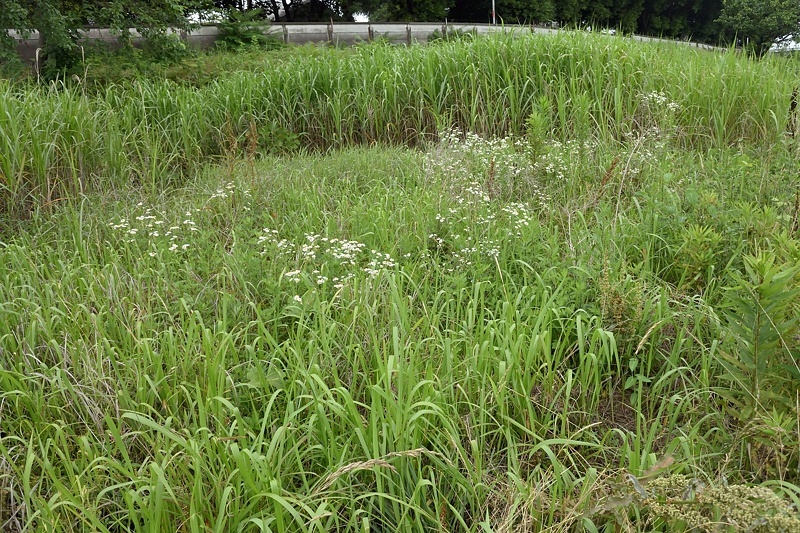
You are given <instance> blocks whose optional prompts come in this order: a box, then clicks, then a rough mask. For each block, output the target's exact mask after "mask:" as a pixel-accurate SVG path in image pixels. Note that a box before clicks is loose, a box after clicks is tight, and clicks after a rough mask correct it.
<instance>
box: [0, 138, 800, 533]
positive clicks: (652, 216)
mask: <svg viewBox="0 0 800 533" xmlns="http://www.w3.org/2000/svg"><path fill="white" fill-rule="evenodd" d="M673 134H674V135H678V134H677V133H673ZM534 145H536V143H534ZM528 150H529V146H528V145H525V146H518V145H515V144H514V143H511V142H508V141H498V140H492V141H488V140H482V139H480V138H478V137H475V136H466V137H465V138H460V137H457V136H456V137H454V136H444V135H443V142H442V143H440V144H437V145H435V146H430V147H428V150H427V152H426V153H423V152H421V151H417V150H414V151H412V150H406V149H400V148H375V147H373V148H363V147H362V148H356V149H346V150H342V151H337V152H334V153H331V154H329V155H326V156H319V155H306V156H299V157H292V158H267V159H266V160H265V161H264V162H261V163H257V162H254V161H252V160H244V161H239V162H236V163H235V164H234V165H233V166H230V167H227V166H217V167H216V168H214V169H213V171H212V172H210V173H209V174H208V175H206V176H203V177H201V178H196V179H194V180H193V181H191V182H190V183H189V184H188V185H187V186H186V187H183V188H177V189H176V188H171V189H167V190H165V191H164V193H163V194H161V195H157V196H152V195H148V194H147V192H146V191H142V190H141V189H128V190H123V191H117V192H113V193H111V194H109V193H105V194H102V195H100V194H98V195H91V196H89V197H88V198H89V199H88V200H87V201H85V202H83V203H81V204H78V205H76V206H70V205H65V206H62V207H60V208H59V209H57V210H56V211H55V213H54V214H53V215H51V216H44V215H41V214H40V215H37V216H35V217H34V220H33V221H32V224H31V227H30V231H25V232H20V233H19V234H18V235H16V236H15V237H14V238H13V239H8V240H7V241H6V242H4V243H3V244H2V245H0V363H1V364H0V415H1V417H0V430H1V431H2V434H0V520H2V522H0V523H2V524H3V526H4V527H5V528H7V529H9V530H11V531H20V530H21V531H85V530H93V531H137V532H138V531H142V532H145V531H165V530H169V531H198V532H200V531H220V532H221V531H274V532H283V531H332V530H343V531H373V530H378V531H384V530H391V531H429V530H437V531H441V530H444V531H476V532H477V531H508V530H521V531H535V530H545V529H550V530H554V531H571V530H580V529H586V530H589V531H593V530H614V529H617V528H622V527H625V528H628V529H630V530H634V531H653V530H663V531H666V530H676V529H677V530H689V528H690V524H697V522H696V521H695V522H692V523H690V524H684V525H682V524H681V523H680V522H676V521H675V519H670V516H672V515H670V514H669V513H667V512H666V511H663V506H669V505H677V506H679V507H678V509H679V511H676V513H677V514H675V515H674V516H682V515H681V511H680V509H690V510H694V511H697V513H699V515H698V516H700V517H701V518H700V520H701V524H700V525H701V526H705V525H707V524H706V523H705V522H703V520H705V519H709V520H713V519H714V516H716V517H717V519H719V516H722V515H723V514H725V512H724V511H723V510H722V509H725V507H724V506H725V505H730V502H731V501H732V502H734V505H735V506H738V509H741V508H752V509H761V508H762V507H757V506H756V503H757V504H758V505H763V503H764V500H765V494H766V495H769V494H772V496H771V497H772V498H773V499H772V500H768V501H769V502H771V503H770V505H772V507H769V506H767V508H766V509H767V510H765V511H758V512H756V515H755V517H754V518H753V521H756V520H762V521H763V520H768V523H769V524H773V523H778V522H769V521H770V520H772V521H777V520H778V519H779V518H785V519H786V520H788V522H786V523H787V524H789V526H790V527H793V526H796V524H797V517H796V513H795V514H794V515H792V514H791V511H790V510H788V505H789V501H790V500H792V499H793V500H794V501H797V500H798V499H800V489H798V482H800V475H798V471H797V465H798V451H797V448H796V443H797V442H798V441H800V437H798V435H797V433H796V429H795V428H796V423H797V420H798V417H797V413H796V411H793V410H792V408H791V406H788V407H787V406H786V405H785V403H786V402H776V403H772V404H768V403H766V402H767V396H768V395H767V394H764V395H763V396H762V397H761V398H760V399H759V402H758V403H753V402H752V401H750V399H749V394H750V392H751V391H756V390H758V388H759V387H764V386H765V385H763V384H765V383H767V378H769V379H771V380H772V381H771V382H770V385H769V390H768V391H764V392H769V393H770V394H772V395H773V396H774V395H776V394H777V393H778V391H780V392H781V393H782V394H781V396H782V397H783V398H785V399H790V398H789V392H791V391H792V390H793V385H792V383H793V382H792V381H791V380H792V379H793V378H792V374H791V372H790V371H789V370H787V369H784V368H783V367H780V366H779V365H777V364H776V365H773V366H770V368H763V366H764V364H763V363H757V364H751V363H750V362H749V361H748V360H747V359H746V358H741V357H740V354H747V353H752V352H753V348H754V346H755V343H754V341H753V340H752V338H753V335H754V334H756V335H757V334H759V333H760V332H763V333H764V334H765V339H766V337H770V338H769V339H766V340H765V341H764V342H763V343H762V344H761V345H759V346H758V348H757V349H758V350H761V351H762V353H764V354H765V356H766V355H768V356H769V358H770V360H771V361H772V362H774V363H778V362H780V363H781V364H785V363H788V362H789V360H788V359H787V358H786V355H787V353H788V352H787V353H783V352H780V350H777V349H776V348H775V346H776V343H775V335H780V336H784V337H786V336H787V335H789V334H790V333H792V332H793V331H794V330H792V328H793V327H794V326H793V324H792V322H791V321H790V319H789V318H788V315H789V314H790V310H791V309H796V306H797V302H796V299H795V300H791V298H790V296H793V295H794V293H792V294H791V295H788V296H787V294H788V292H787V293H786V294H783V293H784V292H785V291H783V289H787V288H790V287H793V286H794V285H795V284H796V281H795V280H793V279H791V278H789V277H787V275H786V274H782V275H781V283H782V284H781V285H780V286H778V287H777V289H778V290H779V292H781V293H782V296H780V297H779V298H778V299H779V300H780V302H779V303H780V305H781V308H780V309H778V310H777V311H778V312H776V308H775V307H774V306H772V305H771V303H770V301H771V300H770V298H771V295H770V293H769V290H768V289H770V287H768V286H767V284H768V280H766V279H762V278H764V276H762V278H759V279H756V280H755V281H752V280H751V281H748V279H749V278H748V279H745V278H744V276H745V274H746V273H747V272H752V271H753V269H754V268H755V269H758V268H761V270H760V271H764V272H767V273H768V274H769V276H773V274H774V270H775V269H774V268H773V267H777V268H784V265H786V264H793V263H796V262H797V261H798V260H800V244H798V240H797V239H796V237H794V236H792V235H788V234H786V232H787V231H788V230H791V226H792V217H791V214H792V213H793V210H794V209H795V208H794V205H793V203H792V202H791V201H789V202H783V201H782V200H781V198H787V197H788V198H791V193H792V191H793V190H794V189H793V185H792V183H791V182H790V181H789V180H787V179H786V176H787V175H791V174H792V173H793V172H795V171H796V170H797V163H796V162H795V159H794V158H793V154H794V151H793V150H794V148H793V145H790V144H781V145H778V146H775V147H771V148H769V149H768V151H767V155H765V156H764V157H763V158H755V157H750V156H747V157H746V156H745V154H743V153H741V152H740V151H739V150H738V149H726V150H721V151H718V152H694V153H691V152H687V151H685V150H684V149H682V148H680V147H676V146H673V145H671V144H670V143H668V142H664V139H662V138H659V137H649V138H647V139H644V140H642V141H641V142H639V143H637V144H636V145H635V146H626V145H623V144H620V143H615V142H610V143H600V144H588V145H586V144H583V143H574V142H573V143H561V142H560V141H556V140H553V139H548V140H547V141H546V142H545V143H544V146H538V148H537V149H536V151H535V153H536V154H537V156H536V157H537V159H535V160H532V159H531V154H530V153H529V152H528ZM645 152H646V153H645ZM615 160H621V161H628V162H629V163H627V164H626V170H624V172H625V173H627V176H626V175H625V174H623V171H622V170H620V171H619V172H618V173H617V172H616V171H614V170H613V168H612V167H613V164H612V163H613V161H615ZM743 163H746V165H743ZM634 167H639V168H638V170H636V169H635V168H634ZM609 168H611V170H610V171H609ZM743 168H744V169H746V172H745V173H741V170H742V169H743ZM561 173H566V174H567V175H568V176H569V177H568V179H564V177H563V176H562V175H561ZM753 174H760V175H761V176H762V180H761V181H756V180H753V179H751V178H752V175H753ZM603 181H605V185H601V183H603ZM717 191H718V192H717ZM715 194H717V196H716V197H715V196H714V195H715ZM694 196H697V197H701V196H702V197H703V198H704V199H705V200H704V201H703V202H699V201H695V200H693V199H692V198H693V197H694ZM714 198H716V199H715V200H714ZM712 200H714V201H712ZM748 206H749V207H748ZM714 209H718V211H713V210H714ZM744 209H750V211H749V214H748V215H746V216H745V215H743V214H742V213H743V210H744ZM770 209H772V210H773V212H772V213H769V212H768V211H769V210H770ZM694 226H707V227H708V228H710V229H709V230H707V231H703V232H700V237H698V236H696V235H695V232H694V231H693V230H692V228H693V227H694ZM709 231H715V232H717V233H719V234H720V237H719V238H716V239H712V238H710V237H709V235H710V233H709ZM781 235H783V237H781ZM767 237H769V239H767ZM325 239H327V240H325ZM333 239H337V240H336V241H333ZM691 239H694V240H693V241H692V242H693V246H694V248H693V250H695V249H697V250H701V251H702V250H703V249H704V247H705V248H707V249H709V250H711V253H708V254H703V253H698V254H695V255H692V254H687V253H685V251H686V242H689V240H691ZM345 241H346V242H347V244H346V245H344V244H341V243H343V242H345ZM354 242H359V243H362V244H363V247H362V248H359V251H358V252H352V250H354V249H356V248H358V247H357V246H355V245H354V244H353V243H354ZM337 243H339V244H337ZM758 250H760V251H761V252H762V255H765V254H766V255H767V256H769V257H771V258H772V259H771V261H772V262H770V261H762V263H764V264H766V267H764V268H762V267H758V266H757V265H758V264H759V263H758V261H755V260H753V259H743V257H745V256H748V255H753V254H754V253H755V252H756V251H758ZM379 254H380V255H379ZM383 254H388V256H389V257H391V261H388V260H386V256H385V255H383ZM375 258H382V259H381V261H384V262H386V263H387V264H390V265H391V266H385V265H384V266H381V265H373V263H372V260H373V259H375ZM351 260H352V262H351ZM767 263H768V264H767ZM746 265H747V266H746ZM754 265H756V266H754ZM787 272H789V273H790V274H791V273H792V272H793V271H789V270H787ZM351 273H352V274H353V275H352V277H348V276H347V275H348V274H351ZM761 285H764V287H761ZM723 287H725V289H723ZM762 289H764V292H763V294H762V293H752V296H751V295H750V293H748V291H753V290H755V291H760V290H762ZM772 289H775V287H772ZM772 292H773V293H774V290H772ZM757 294H760V296H756V295H757ZM756 297H758V298H759V302H760V303H761V304H762V305H763V306H764V308H765V309H764V310H762V311H759V312H758V313H756V314H758V315H760V316H761V317H762V319H759V320H760V321H759V325H757V326H756V328H755V329H754V328H753V324H752V322H753V321H754V320H755V319H753V320H751V319H749V318H747V316H745V315H741V316H740V318H737V319H734V320H732V321H731V322H730V323H728V321H726V319H725V315H724V313H723V312H722V311H723V310H725V309H730V311H731V315H732V316H739V315H737V312H738V311H737V310H739V309H742V308H743V307H746V302H744V303H743V299H745V300H746V299H747V298H756ZM790 300H791V301H790ZM731 302H733V303H732V304H731ZM787 302H788V303H787ZM790 306H794V307H790ZM765 316H769V317H770V319H773V320H777V321H779V322H780V324H778V326H779V327H778V328H776V329H775V331H773V330H771V329H770V327H769V325H768V322H769V320H766V319H763V317H765ZM742 331H744V334H743V333H742ZM740 344H744V345H745V348H744V349H739V348H738V346H740ZM748 350H749V352H748ZM767 350H771V352H770V353H768V352H767ZM764 374H767V375H766V376H765V375H764ZM778 387H781V388H778ZM739 404H741V405H746V406H748V405H749V406H750V410H749V411H744V410H743V409H741V408H740V407H739V406H738V405H739ZM665 457H666V458H667V459H666V460H664V458H665ZM671 461H674V463H673V462H671ZM659 474H663V476H662V477H659ZM693 478H695V479H693ZM723 480H726V481H723ZM670 483H671V485H670ZM745 483H750V484H762V483H763V487H756V488H753V487H747V486H744V485H743V484H745ZM665 484H666V485H665ZM728 484H729V485H730V486H728ZM702 485H708V490H707V491H706V492H705V493H702ZM761 488H766V489H768V491H769V492H767V493H763V492H753V491H756V490H761ZM695 489H696V490H697V491H698V494H700V493H702V497H703V498H706V500H704V501H700V500H697V499H696V498H699V497H700V496H695V494H694V493H693V492H692V491H695ZM686 491H689V492H688V493H687V492H686ZM713 491H721V492H713ZM726 491H727V492H726ZM748 491H749V492H748ZM773 491H774V493H773ZM642 494H644V495H645V496H646V498H645V497H643V496H642ZM687 494H688V495H687ZM714 494H718V496H714ZM776 494H777V495H776ZM726 495H727V496H726ZM748 495H750V496H748ZM778 495H779V496H780V497H779V496H778ZM748 497H757V498H758V502H760V503H758V502H755V503H754V502H750V501H749V500H747V498H748ZM715 498H718V500H719V501H717V500H715ZM780 498H782V499H780ZM776 499H777V500H776ZM676 501H677V502H678V503H675V502H676ZM776 501H777V503H776ZM725 502H728V503H727V504H726V503H725ZM659 505H661V506H662V507H659ZM659 509H661V510H659ZM754 512H755V511H754ZM714 513H717V514H716V515H714ZM769 513H772V514H769ZM684 514H685V515H686V516H689V513H684ZM737 516H738V515H737ZM776 516H777V517H778V518H775V517H776ZM695 520H696V518H695ZM791 520H794V522H792V521H791ZM759 523H760V522H759ZM748 524H749V522H748ZM787 530H791V528H789V529H787Z"/></svg>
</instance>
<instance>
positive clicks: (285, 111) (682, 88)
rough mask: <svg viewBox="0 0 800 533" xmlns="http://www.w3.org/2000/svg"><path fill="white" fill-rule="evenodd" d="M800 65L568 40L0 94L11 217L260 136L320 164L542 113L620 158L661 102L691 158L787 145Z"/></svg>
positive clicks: (506, 42) (175, 169) (501, 128)
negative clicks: (200, 83)
mask: <svg viewBox="0 0 800 533" xmlns="http://www.w3.org/2000/svg"><path fill="white" fill-rule="evenodd" d="M309 50H311V52H309ZM312 52H313V53H312ZM791 65H792V63H790V62H788V61H786V60H782V59H779V58H776V59H774V60H770V61H761V62H753V61H749V60H747V59H746V58H742V57H740V56H738V55H737V54H736V53H735V52H729V53H716V52H714V53H712V52H705V51H698V50H692V49H688V48H685V47H679V46H676V45H669V44H668V45H643V44H640V43H638V44H637V43H633V42H630V41H627V40H624V39H618V38H615V37H610V36H598V35H585V34H582V33H570V32H565V33H562V34H559V35H558V36H541V35H530V36H522V35H516V36H511V35H497V36H493V37H490V38H481V39H474V40H470V41H465V40H460V41H455V42H445V43H439V44H436V45H431V46H426V47H410V48H398V47H391V46H387V45H374V46H362V47H355V48H352V49H348V50H336V49H319V48H313V49H305V48H304V49H299V50H298V51H297V52H296V56H294V55H292V60H291V61H283V62H281V63H279V64H265V65H264V67H263V68H262V69H259V70H258V71H255V72H239V73H236V74H233V75H230V76H226V77H224V78H222V79H219V80H217V81H216V82H214V83H211V84H208V85H205V86H204V87H202V88H199V89H196V88H193V87H183V86H177V85H176V84H175V83H173V82H170V81H146V80H139V79H136V80H134V81H132V82H131V83H129V84H124V85H121V86H112V87H108V88H107V89H104V90H102V91H100V94H96V93H95V92H94V91H93V90H89V89H88V88H86V87H81V86H80V85H71V86H70V87H69V88H65V87H60V86H59V87H50V88H35V89H30V88H24V87H20V86H18V85H11V84H8V83H4V84H1V85H0V183H2V185H0V187H2V189H0V196H1V197H0V201H1V202H2V209H3V211H4V213H7V214H9V215H10V216H13V217H21V216H22V217H24V216H26V215H27V213H29V212H30V211H31V210H35V209H36V208H39V207H41V206H46V205H51V204H52V203H53V202H56V201H61V200H62V199H63V198H65V197H74V196H75V195H76V194H78V193H80V192H85V191H86V190H90V189H94V188H97V187H100V188H101V189H107V188H109V187H125V186H127V185H130V184H131V183H133V184H147V185H148V186H151V187H158V186H161V185H163V184H165V183H170V182H171V180H173V179H175V178H180V177H184V178H185V177H186V176H191V175H192V173H193V172H194V171H195V170H196V167H197V165H198V164H200V163H201V162H204V161H206V160H207V159H208V158H213V157H220V156H226V155H229V154H231V153H234V154H235V153H239V152H241V151H242V150H244V148H245V147H246V146H247V145H248V142H249V141H248V132H250V131H251V130H255V131H263V130H265V129H267V130H269V131H271V132H273V133H274V135H273V136H277V137H279V138H287V139H290V140H292V142H291V143H290V144H291V145H294V144H295V143H294V139H296V140H297V144H298V145H299V146H303V147H307V148H314V149H328V148H337V147H343V146H348V145H352V144H373V143H394V144H410V145H415V144H419V143H421V142H422V141H423V140H426V139H435V138H436V137H437V136H438V134H439V133H440V129H441V128H442V127H450V126H456V127H459V128H461V129H464V130H467V131H472V132H475V133H478V134H481V135H485V136H505V135H507V134H517V135H519V134H522V133H524V132H525V130H526V123H527V121H528V119H529V117H530V116H531V115H532V114H534V113H535V114H537V116H538V119H537V120H539V122H540V123H541V125H543V127H545V131H546V132H547V133H548V134H552V135H554V136H555V137H556V138H557V139H559V140H561V141H562V142H567V141H570V140H574V139H578V140H581V139H585V138H587V136H588V137H591V138H596V139H602V140H603V141H604V142H611V141H616V142H625V141H626V140H627V139H630V138H634V137H637V136H641V135H642V133H643V132H645V131H647V130H648V129H649V128H651V126H652V119H653V117H654V116H659V117H660V116H661V112H662V106H661V105H660V104H659V102H660V100H659V99H660V98H661V99H668V100H670V101H672V102H675V103H676V105H677V106H679V107H678V108H676V109H678V111H669V112H670V114H671V122H670V123H669V124H668V126H669V127H670V128H672V129H674V130H676V133H677V134H676V135H675V136H674V142H675V143H676V144H678V145H680V146H684V147H687V148H695V147H702V148H708V147H717V148H719V147H724V146H728V145H730V144H736V143H739V142H745V143H751V144H753V143H759V142H762V141H766V142H773V141H775V140H776V139H777V138H778V137H779V136H780V135H782V134H783V132H784V130H785V129H786V121H787V117H788V106H789V96H790V94H791V92H792V88H793V86H794V84H795V78H794V74H793V72H794V69H793V68H790V66H791ZM645 95H654V96H653V97H652V98H651V99H650V100H645V99H644V98H643V97H644V96H645Z"/></svg>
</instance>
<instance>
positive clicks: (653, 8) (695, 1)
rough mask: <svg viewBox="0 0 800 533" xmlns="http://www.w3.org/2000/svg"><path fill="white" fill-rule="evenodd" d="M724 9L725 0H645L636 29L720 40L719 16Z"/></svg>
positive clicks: (689, 37) (697, 38)
mask: <svg viewBox="0 0 800 533" xmlns="http://www.w3.org/2000/svg"><path fill="white" fill-rule="evenodd" d="M721 11H722V0H645V2H644V6H643V10H642V14H641V16H640V17H639V20H638V21H637V28H636V31H637V33H640V34H642V35H654V36H657V37H666V38H686V39H691V40H693V41H702V42H713V43H715V44H716V42H717V41H718V40H719V34H720V26H719V25H718V24H717V23H716V19H717V18H718V17H719V15H720V12H721Z"/></svg>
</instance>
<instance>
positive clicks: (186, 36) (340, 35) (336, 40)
mask: <svg viewBox="0 0 800 533" xmlns="http://www.w3.org/2000/svg"><path fill="white" fill-rule="evenodd" d="M444 29H445V28H444V24H440V23H435V22H412V23H408V24H406V23H380V24H372V23H368V22H360V23H344V22H342V23H334V24H324V23H322V24H305V23H275V24H273V25H271V26H270V27H269V29H268V30H267V33H268V34H269V35H274V36H275V37H277V38H279V39H282V40H283V41H284V42H286V43H293V44H304V43H320V42H323V43H324V42H328V43H332V44H356V43H359V42H365V41H371V40H373V39H381V38H383V39H386V40H388V41H389V42H391V43H396V44H411V43H414V42H426V41H427V40H428V36H429V35H430V34H432V33H433V32H435V31H437V30H438V31H439V33H440V34H441V33H442V32H443V31H444ZM453 29H458V30H462V31H474V32H476V33H478V34H481V35H483V34H487V33H493V32H498V31H505V32H511V33H523V32H524V33H527V32H532V33H556V32H557V31H558V30H556V29H552V28H543V27H539V26H492V25H490V24H459V23H455V24H448V25H447V28H446V31H451V30H453ZM130 32H131V36H132V39H133V42H134V43H139V42H141V41H142V37H141V35H140V34H139V33H138V32H137V31H136V30H134V29H131V30H130ZM8 33H9V35H11V36H12V37H14V38H15V39H16V40H17V52H18V53H19V55H20V56H21V57H22V58H23V59H25V60H29V61H32V60H34V58H35V57H36V49H37V48H39V47H40V46H41V42H40V39H39V34H38V32H32V33H31V34H30V35H29V36H27V38H24V36H23V35H22V34H20V33H18V32H16V31H14V30H8ZM81 33H82V34H83V38H84V39H85V40H86V41H88V42H105V43H107V44H109V45H110V46H112V47H114V46H115V45H116V44H117V40H118V36H117V35H115V34H113V33H111V32H110V31H109V30H107V29H99V28H90V29H86V30H83V31H82V32H81ZM170 33H176V34H179V35H180V36H181V39H183V40H184V41H186V43H187V44H188V45H189V46H192V47H194V48H199V49H208V48H211V47H213V46H214V42H215V41H216V40H217V37H218V35H219V30H218V29H217V27H216V26H201V27H199V28H196V29H194V30H192V31H190V32H183V31H178V30H170ZM634 39H638V40H642V41H654V42H655V41H660V42H676V41H664V40H661V39H656V38H652V37H639V36H635V37H634ZM683 44H688V45H691V46H697V47H701V48H708V49H713V47H711V46H708V45H699V44H695V43H683Z"/></svg>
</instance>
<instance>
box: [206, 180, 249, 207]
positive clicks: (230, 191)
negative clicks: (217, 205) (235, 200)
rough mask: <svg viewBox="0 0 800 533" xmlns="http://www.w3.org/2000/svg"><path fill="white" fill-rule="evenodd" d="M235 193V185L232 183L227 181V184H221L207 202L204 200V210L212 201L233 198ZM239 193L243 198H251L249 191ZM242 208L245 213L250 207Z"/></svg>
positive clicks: (241, 190) (243, 190) (244, 190)
mask: <svg viewBox="0 0 800 533" xmlns="http://www.w3.org/2000/svg"><path fill="white" fill-rule="evenodd" d="M236 191H237V189H236V185H235V184H234V183H233V182H232V181H227V182H225V183H223V184H222V185H221V186H219V187H217V189H216V190H215V191H214V192H213V193H212V194H211V196H209V197H208V200H206V203H205V205H204V208H207V207H208V206H209V204H211V203H212V202H213V201H214V200H217V199H219V200H227V199H228V198H230V197H231V196H233V195H234V193H235V192H236ZM240 192H241V193H242V194H243V195H244V196H245V197H251V196H252V194H251V193H250V190H249V189H240ZM242 208H243V209H244V210H245V211H250V206H248V205H244V206H242Z"/></svg>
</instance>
